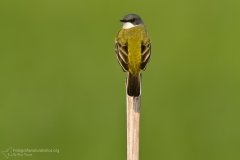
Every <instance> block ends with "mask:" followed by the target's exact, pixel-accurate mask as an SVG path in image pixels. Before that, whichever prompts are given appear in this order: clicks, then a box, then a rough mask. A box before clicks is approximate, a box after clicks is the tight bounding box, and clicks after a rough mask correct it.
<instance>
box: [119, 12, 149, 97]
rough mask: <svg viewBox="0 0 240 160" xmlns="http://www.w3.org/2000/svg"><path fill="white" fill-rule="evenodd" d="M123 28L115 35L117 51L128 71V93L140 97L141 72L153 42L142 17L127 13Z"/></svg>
mask: <svg viewBox="0 0 240 160" xmlns="http://www.w3.org/2000/svg"><path fill="white" fill-rule="evenodd" d="M120 22H123V26H122V28H121V29H120V30H119V31H118V33H117V35H116V37H115V53H116V57H117V60H118V62H119V64H120V66H121V67H122V69H123V71H124V72H128V77H127V83H126V85H127V94H128V95H129V96H131V97H138V96H140V94H141V86H140V85H141V84H140V83H141V82H140V81H141V80H140V72H141V70H145V69H146V67H147V64H148V62H149V60H150V56H151V42H150V38H149V36H148V33H147V30H146V27H145V25H144V22H143V21H142V19H141V17H140V16H139V15H137V14H127V15H126V16H124V18H123V19H121V20H120Z"/></svg>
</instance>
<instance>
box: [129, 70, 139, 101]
mask: <svg viewBox="0 0 240 160" xmlns="http://www.w3.org/2000/svg"><path fill="white" fill-rule="evenodd" d="M127 94H128V95H129V96H133V97H138V96H139V95H140V74H139V75H138V76H133V75H132V74H131V73H129V74H128V83H127Z"/></svg>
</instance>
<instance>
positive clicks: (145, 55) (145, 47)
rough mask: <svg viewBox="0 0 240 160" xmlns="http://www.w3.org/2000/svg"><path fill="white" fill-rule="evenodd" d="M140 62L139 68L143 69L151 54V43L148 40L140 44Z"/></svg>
mask: <svg viewBox="0 0 240 160" xmlns="http://www.w3.org/2000/svg"><path fill="white" fill-rule="evenodd" d="M141 54H142V63H141V69H142V70H145V69H146V67H147V64H148V62H149V60H150V56H151V43H150V40H149V41H148V42H147V43H146V44H142V53H141Z"/></svg>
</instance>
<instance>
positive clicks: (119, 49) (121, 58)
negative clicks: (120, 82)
mask: <svg viewBox="0 0 240 160" xmlns="http://www.w3.org/2000/svg"><path fill="white" fill-rule="evenodd" d="M115 52H116V56H117V60H118V62H119V64H120V65H121V67H122V69H123V71H124V72H126V71H128V47H127V45H121V44H120V43H119V42H118V41H117V40H116V42H115Z"/></svg>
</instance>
